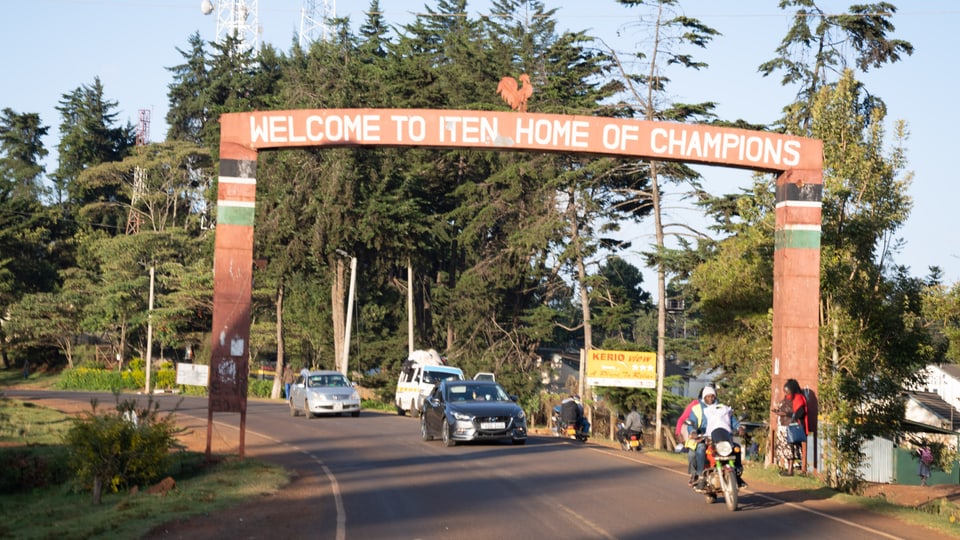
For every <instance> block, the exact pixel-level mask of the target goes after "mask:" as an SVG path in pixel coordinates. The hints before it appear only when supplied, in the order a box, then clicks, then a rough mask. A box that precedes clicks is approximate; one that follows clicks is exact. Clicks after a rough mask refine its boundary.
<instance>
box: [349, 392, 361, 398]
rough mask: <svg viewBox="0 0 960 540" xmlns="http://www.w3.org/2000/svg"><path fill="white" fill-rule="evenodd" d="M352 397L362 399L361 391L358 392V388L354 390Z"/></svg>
mask: <svg viewBox="0 0 960 540" xmlns="http://www.w3.org/2000/svg"><path fill="white" fill-rule="evenodd" d="M350 399H351V400H353V399H360V392H357V391H356V390H354V391H353V393H352V394H350Z"/></svg>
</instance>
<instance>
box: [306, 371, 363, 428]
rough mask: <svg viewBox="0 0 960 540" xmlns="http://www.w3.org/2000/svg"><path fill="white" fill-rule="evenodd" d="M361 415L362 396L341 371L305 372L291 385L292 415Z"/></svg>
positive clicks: (308, 416) (309, 416) (310, 416)
mask: <svg viewBox="0 0 960 540" xmlns="http://www.w3.org/2000/svg"><path fill="white" fill-rule="evenodd" d="M301 412H302V413H303V414H304V415H305V416H306V417H307V418H312V417H314V416H319V415H322V414H330V415H338V416H339V415H342V414H345V413H350V414H351V415H352V416H354V417H357V416H360V393H359V392H357V389H356V388H355V387H354V385H353V384H351V383H350V381H348V380H347V378H346V377H344V376H343V374H342V373H340V372H339V371H306V372H301V373H300V375H299V376H298V377H297V380H296V382H294V384H293V385H291V386H290V416H299V415H300V413H301Z"/></svg>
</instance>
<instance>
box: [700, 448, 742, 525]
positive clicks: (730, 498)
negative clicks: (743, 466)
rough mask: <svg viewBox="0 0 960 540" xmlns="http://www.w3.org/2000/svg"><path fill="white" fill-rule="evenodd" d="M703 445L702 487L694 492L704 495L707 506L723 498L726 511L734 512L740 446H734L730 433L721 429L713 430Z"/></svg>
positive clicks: (738, 484) (737, 489) (737, 488)
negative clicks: (704, 454) (704, 455)
mask: <svg viewBox="0 0 960 540" xmlns="http://www.w3.org/2000/svg"><path fill="white" fill-rule="evenodd" d="M705 444H706V445H707V463H706V467H704V469H703V487H702V488H701V487H697V488H696V491H697V492H698V493H703V494H704V496H705V497H706V499H707V504H713V503H715V502H717V497H718V496H723V500H724V502H725V503H726V505H727V510H730V511H731V512H735V511H736V510H737V504H738V498H739V491H740V482H739V479H738V475H737V468H736V461H737V453H739V452H740V446H739V445H736V444H734V442H733V438H732V437H731V435H730V433H729V432H727V431H725V430H722V429H717V430H714V432H713V433H712V434H711V436H710V437H707V438H706V440H705Z"/></svg>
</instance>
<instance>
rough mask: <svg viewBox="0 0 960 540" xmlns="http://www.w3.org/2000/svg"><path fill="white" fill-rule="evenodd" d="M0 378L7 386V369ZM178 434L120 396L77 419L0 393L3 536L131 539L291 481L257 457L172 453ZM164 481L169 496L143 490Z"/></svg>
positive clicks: (153, 412)
mask: <svg viewBox="0 0 960 540" xmlns="http://www.w3.org/2000/svg"><path fill="white" fill-rule="evenodd" d="M0 373H3V374H4V375H5V376H4V377H3V379H4V380H3V384H4V386H8V384H7V383H9V382H11V381H10V379H11V378H10V377H7V376H6V374H7V373H8V372H7V371H4V372H0ZM131 414H132V415H135V416H137V418H138V419H137V420H136V421H135V422H136V423H134V421H131V420H130V419H131V418H132V416H131ZM176 431H177V428H176V426H175V425H174V424H173V423H172V421H170V418H169V417H167V416H164V415H159V414H157V413H156V410H155V409H151V408H150V407H145V408H142V409H139V410H138V409H136V408H133V407H130V406H129V404H127V403H126V402H124V401H123V400H122V399H119V398H118V401H117V406H116V407H113V408H111V407H109V406H102V405H101V406H99V407H93V406H91V409H90V411H89V412H84V413H82V414H80V415H76V416H74V415H68V414H65V413H63V412H60V411H56V410H53V409H49V408H46V407H41V406H37V405H34V404H32V403H29V402H21V401H18V400H12V399H9V398H6V397H4V396H3V395H2V393H0V463H3V464H4V466H3V467H2V468H0V495H2V496H0V514H2V515H4V516H5V517H4V519H3V521H2V523H0V537H2V538H17V539H34V538H36V539H42V538H64V539H74V538H75V539H87V538H138V537H142V536H144V535H145V534H146V533H147V532H148V531H149V530H150V529H152V528H153V527H156V526H157V525H160V524H162V523H166V522H169V521H172V520H177V519H183V518H188V517H191V516H195V515H200V514H205V513H209V512H212V511H215V510H217V509H220V508H225V507H229V506H233V505H236V504H239V503H241V502H244V501H246V500H249V499H251V498H253V497H258V496H262V495H264V494H269V493H274V492H276V491H277V490H279V489H280V488H281V487H283V486H284V485H286V484H287V483H288V482H289V476H288V475H287V473H286V472H285V471H284V470H283V469H282V468H281V467H278V466H276V465H272V464H268V463H265V462H263V461H260V460H256V459H249V458H248V459H243V460H238V459H233V457H232V456H216V457H215V459H212V460H210V461H207V459H206V457H205V456H204V454H203V453H200V452H194V451H190V450H187V449H184V448H180V447H178V446H177V445H176V444H175V442H174V440H173V437H174V435H175V433H176ZM104 449H109V450H108V451H103V450H104ZM166 478H171V479H173V481H174V482H175V487H174V488H173V489H169V490H164V491H163V495H162V496H161V495H159V494H152V493H149V491H148V490H149V489H150V487H151V486H155V485H158V484H160V485H162V483H160V480H161V479H166ZM95 485H99V493H97V492H96V490H94V486H95Z"/></svg>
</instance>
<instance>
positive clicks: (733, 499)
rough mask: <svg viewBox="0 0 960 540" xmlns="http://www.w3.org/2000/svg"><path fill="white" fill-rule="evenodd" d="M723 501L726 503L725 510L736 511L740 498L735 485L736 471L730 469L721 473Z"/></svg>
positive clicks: (738, 489)
mask: <svg viewBox="0 0 960 540" xmlns="http://www.w3.org/2000/svg"><path fill="white" fill-rule="evenodd" d="M723 477H724V479H725V480H724V482H723V500H724V502H725V503H727V510H730V511H731V512H736V511H737V503H738V499H739V497H740V493H739V491H740V488H739V487H738V485H737V471H736V470H734V469H733V468H732V467H730V468H728V469H727V470H725V471H724V472H723Z"/></svg>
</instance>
